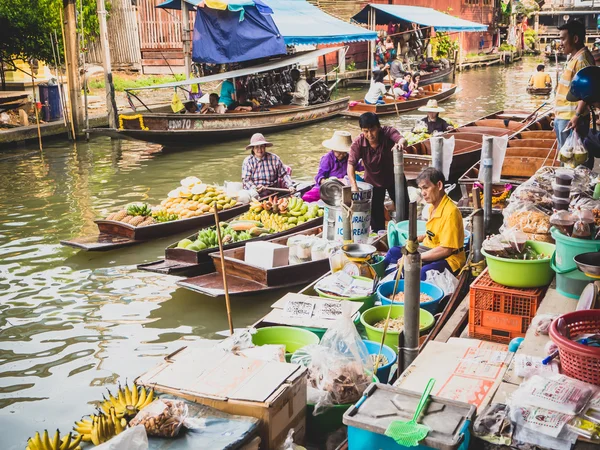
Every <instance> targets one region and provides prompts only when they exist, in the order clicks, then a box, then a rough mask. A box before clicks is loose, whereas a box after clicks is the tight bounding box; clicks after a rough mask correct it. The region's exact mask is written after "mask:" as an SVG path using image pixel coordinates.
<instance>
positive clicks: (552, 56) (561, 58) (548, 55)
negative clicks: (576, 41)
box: [544, 52, 567, 62]
mask: <svg viewBox="0 0 600 450" xmlns="http://www.w3.org/2000/svg"><path fill="white" fill-rule="evenodd" d="M544 55H545V56H546V59H548V61H550V62H554V61H558V62H564V61H566V60H567V55H565V54H564V53H563V52H558V54H556V52H550V53H544Z"/></svg>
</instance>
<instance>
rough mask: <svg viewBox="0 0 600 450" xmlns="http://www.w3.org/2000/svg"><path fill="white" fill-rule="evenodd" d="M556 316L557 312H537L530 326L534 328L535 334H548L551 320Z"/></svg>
mask: <svg viewBox="0 0 600 450" xmlns="http://www.w3.org/2000/svg"><path fill="white" fill-rule="evenodd" d="M557 317H558V314H538V315H537V316H535V317H534V318H533V320H532V322H531V326H532V327H533V328H534V329H535V335H536V336H539V335H544V336H548V333H549V331H550V325H552V321H553V320H554V319H556V318H557Z"/></svg>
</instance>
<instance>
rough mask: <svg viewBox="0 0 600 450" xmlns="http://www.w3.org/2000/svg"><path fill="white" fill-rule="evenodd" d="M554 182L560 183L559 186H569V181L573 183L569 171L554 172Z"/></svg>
mask: <svg viewBox="0 0 600 450" xmlns="http://www.w3.org/2000/svg"><path fill="white" fill-rule="evenodd" d="M555 181H556V184H560V185H561V186H571V183H573V175H571V174H569V173H565V172H562V173H558V174H556V179H555Z"/></svg>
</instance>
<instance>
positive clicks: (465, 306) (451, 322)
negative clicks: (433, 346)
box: [434, 294, 469, 342]
mask: <svg viewBox="0 0 600 450" xmlns="http://www.w3.org/2000/svg"><path fill="white" fill-rule="evenodd" d="M468 322H469V294H467V295H466V296H465V297H464V298H463V299H462V301H461V302H460V304H459V305H458V308H456V311H455V312H454V314H452V316H451V317H450V319H448V322H446V325H444V327H443V328H442V330H441V331H440V332H439V333H438V335H437V336H436V337H435V338H434V341H437V342H447V341H448V339H450V338H451V337H456V336H459V335H460V331H461V330H462V329H463V328H464V327H465V326H466V325H467V324H468Z"/></svg>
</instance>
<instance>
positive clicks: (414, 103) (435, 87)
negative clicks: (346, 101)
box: [341, 83, 457, 117]
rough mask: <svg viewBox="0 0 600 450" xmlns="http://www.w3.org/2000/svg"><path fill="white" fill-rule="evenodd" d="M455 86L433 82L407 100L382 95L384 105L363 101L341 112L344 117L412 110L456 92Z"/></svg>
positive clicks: (441, 99)
mask: <svg viewBox="0 0 600 450" xmlns="http://www.w3.org/2000/svg"><path fill="white" fill-rule="evenodd" d="M456 88H457V86H456V85H455V84H450V83H434V84H430V85H428V86H424V87H423V90H422V91H419V93H418V94H417V95H416V96H414V97H409V98H408V99H407V100H405V99H398V100H394V99H392V98H387V97H384V101H385V105H369V104H367V103H364V102H356V103H352V104H350V106H349V107H348V111H344V112H343V113H341V114H342V115H343V116H346V117H360V115H361V114H362V113H365V112H374V113H376V114H377V115H385V114H396V112H406V111H412V110H415V109H418V108H420V107H421V106H424V105H426V104H427V102H428V101H429V100H437V101H438V102H441V101H444V100H446V99H447V98H448V97H450V96H451V95H453V94H454V92H456Z"/></svg>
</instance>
